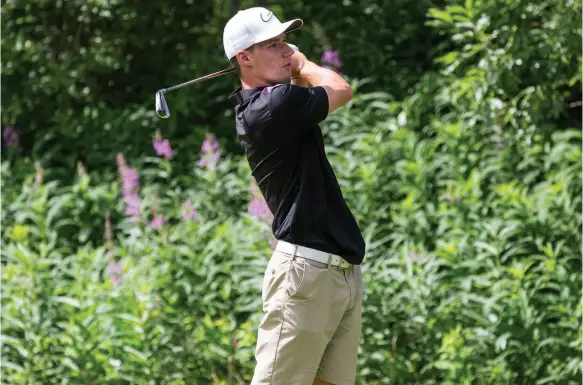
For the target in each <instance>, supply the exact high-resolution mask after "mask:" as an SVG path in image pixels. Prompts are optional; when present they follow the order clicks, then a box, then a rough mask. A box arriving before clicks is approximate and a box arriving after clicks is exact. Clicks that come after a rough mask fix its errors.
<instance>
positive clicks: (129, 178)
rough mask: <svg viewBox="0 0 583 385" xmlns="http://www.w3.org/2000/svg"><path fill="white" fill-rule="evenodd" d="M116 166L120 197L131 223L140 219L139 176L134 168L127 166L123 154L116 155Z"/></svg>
mask: <svg viewBox="0 0 583 385" xmlns="http://www.w3.org/2000/svg"><path fill="white" fill-rule="evenodd" d="M117 167H118V172H119V175H120V177H121V185H122V197H123V199H124V201H125V204H126V211H125V214H126V215H127V216H130V217H131V219H130V221H131V222H132V223H135V222H138V221H139V219H140V195H139V189H140V177H139V175H138V173H137V172H136V170H134V169H133V168H131V167H129V166H128V165H127V162H126V160H125V158H124V156H123V154H118V155H117Z"/></svg>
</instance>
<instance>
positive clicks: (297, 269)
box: [285, 256, 307, 299]
mask: <svg viewBox="0 0 583 385" xmlns="http://www.w3.org/2000/svg"><path fill="white" fill-rule="evenodd" d="M306 267H307V266H306V261H305V259H304V258H297V257H296V258H293V259H292V258H291V256H290V261H289V267H288V269H287V274H286V288H285V289H286V298H287V299H289V298H292V297H295V296H297V295H298V294H299V293H300V290H301V289H302V287H303V285H304V279H305V277H306Z"/></svg>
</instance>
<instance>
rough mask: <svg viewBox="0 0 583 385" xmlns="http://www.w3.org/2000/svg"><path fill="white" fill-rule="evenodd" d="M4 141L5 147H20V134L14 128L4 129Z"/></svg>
mask: <svg viewBox="0 0 583 385" xmlns="http://www.w3.org/2000/svg"><path fill="white" fill-rule="evenodd" d="M2 139H3V140H4V146H6V147H11V146H18V143H19V139H18V134H17V133H16V131H14V130H13V129H12V127H4V131H2Z"/></svg>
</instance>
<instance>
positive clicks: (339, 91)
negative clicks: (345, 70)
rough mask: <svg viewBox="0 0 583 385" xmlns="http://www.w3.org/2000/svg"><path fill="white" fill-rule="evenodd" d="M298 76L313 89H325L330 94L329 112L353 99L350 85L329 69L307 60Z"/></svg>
mask: <svg viewBox="0 0 583 385" xmlns="http://www.w3.org/2000/svg"><path fill="white" fill-rule="evenodd" d="M297 75H298V76H300V77H302V78H304V79H305V80H306V81H307V82H308V83H309V84H310V85H311V86H312V87H323V88H324V89H325V90H326V92H327V94H328V112H329V113H330V112H332V111H334V110H335V109H337V108H339V107H342V106H343V105H345V104H346V103H348V102H349V101H350V99H352V89H351V87H350V84H348V83H347V82H346V80H344V78H343V77H342V76H340V75H339V74H337V73H336V72H334V71H333V70H330V69H328V68H324V67H320V66H319V65H317V64H316V63H314V62H311V61H309V60H307V61H306V62H305V63H304V64H303V66H302V67H301V69H300V70H299V73H298V74H297Z"/></svg>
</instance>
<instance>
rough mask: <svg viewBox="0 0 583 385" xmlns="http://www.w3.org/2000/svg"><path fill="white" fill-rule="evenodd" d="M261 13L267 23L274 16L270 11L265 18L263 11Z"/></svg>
mask: <svg viewBox="0 0 583 385" xmlns="http://www.w3.org/2000/svg"><path fill="white" fill-rule="evenodd" d="M260 15H261V20H263V21H264V22H266V23H267V22H269V20H271V17H272V16H273V12H269V13H268V14H267V16H265V19H264V18H263V12H262V13H260Z"/></svg>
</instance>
